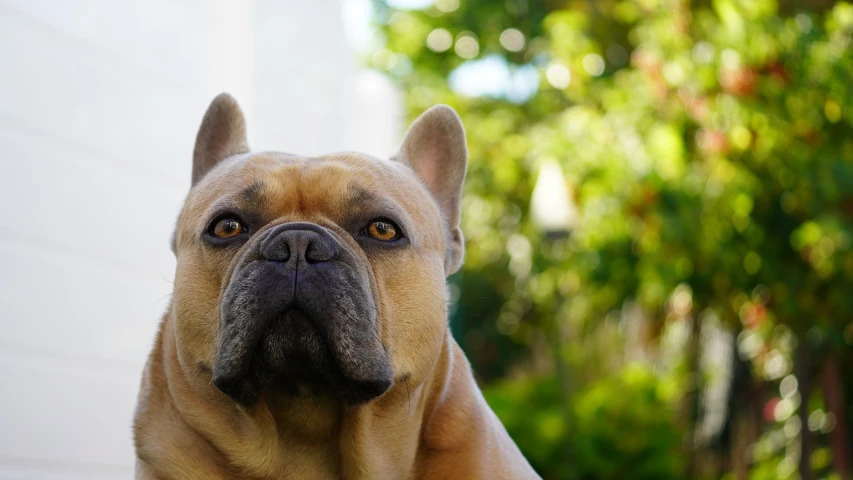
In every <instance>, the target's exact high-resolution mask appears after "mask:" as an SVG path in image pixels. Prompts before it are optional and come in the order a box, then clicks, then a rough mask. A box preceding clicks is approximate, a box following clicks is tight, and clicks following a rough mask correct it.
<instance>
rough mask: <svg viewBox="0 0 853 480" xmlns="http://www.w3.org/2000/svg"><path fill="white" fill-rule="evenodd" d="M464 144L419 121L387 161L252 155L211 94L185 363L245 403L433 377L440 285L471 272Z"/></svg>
mask: <svg viewBox="0 0 853 480" xmlns="http://www.w3.org/2000/svg"><path fill="white" fill-rule="evenodd" d="M466 157H467V152H466V147H465V134H464V131H463V128H462V124H461V123H460V121H459V118H458V117H457V116H456V114H455V113H454V112H453V110H452V109H450V108H449V107H446V106H438V107H434V108H432V109H430V110H428V111H427V112H426V113H424V114H423V115H422V116H421V117H420V118H419V119H418V120H417V121H416V122H415V123H414V124H412V126H411V127H410V129H409V131H408V133H407V134H406V136H405V139H404V140H403V145H402V148H401V150H400V152H399V153H398V154H397V155H396V157H395V158H394V159H392V160H378V159H374V158H371V157H368V156H366V155H362V154H357V153H340V154H332V155H325V156H321V157H301V156H297V155H291V154H286V153H277V152H259V153H253V152H250V151H249V148H248V145H247V141H246V129H245V121H244V118H243V114H242V112H241V111H240V108H239V107H238V106H237V103H236V102H235V101H234V99H233V98H231V97H230V96H228V95H224V94H223V95H220V96H219V97H217V98H216V99H215V100H214V101H213V103H212V104H211V105H210V108H209V109H208V111H207V114H206V115H205V117H204V120H203V122H202V125H201V129H200V130H199V133H198V138H197V140H196V146H195V153H194V158H193V175H192V179H193V188H192V189H191V191H190V193H189V196H188V197H187V201H186V204H185V206H184V208H183V210H182V212H181V215H180V217H179V220H178V226H177V230H176V232H175V238H174V250H175V253H176V255H177V272H176V281H175V291H174V296H173V306H172V308H173V314H174V318H175V320H176V325H177V327H176V331H177V338H178V349H179V355H180V357H181V359H182V361H183V363H184V364H185V365H198V366H200V368H202V369H210V370H211V372H212V379H213V384H214V385H215V386H216V387H217V388H218V389H219V390H221V391H222V392H223V393H225V394H226V395H228V396H229V397H231V398H232V399H233V400H234V401H236V402H238V403H240V404H243V405H249V404H252V403H254V402H255V401H256V400H257V399H258V398H259V397H261V396H262V395H264V394H265V393H266V392H279V391H285V392H287V391H290V392H292V393H297V392H301V391H304V390H306V389H308V390H317V389H322V390H325V391H329V392H332V393H334V394H335V395H337V396H338V397H339V398H341V399H342V400H343V401H345V402H347V403H351V404H354V403H362V402H366V401H369V400H371V399H373V398H375V397H377V396H379V395H382V394H383V393H384V392H385V391H386V390H388V389H389V388H390V387H391V385H392V384H394V383H395V382H396V381H399V380H400V379H406V378H411V379H413V380H414V381H419V380H423V379H424V378H425V377H426V375H427V374H428V372H429V370H430V369H431V366H432V363H433V362H434V361H435V359H436V358H437V357H438V354H439V352H440V349H441V347H442V344H443V342H444V338H445V335H446V329H447V325H446V322H447V320H446V289H445V276H446V275H449V274H451V273H453V272H454V271H456V270H457V269H458V268H459V266H460V264H461V261H462V254H463V242H462V234H461V232H460V230H459V203H460V194H461V187H462V182H463V179H464V177H465V169H466V161H467V160H466Z"/></svg>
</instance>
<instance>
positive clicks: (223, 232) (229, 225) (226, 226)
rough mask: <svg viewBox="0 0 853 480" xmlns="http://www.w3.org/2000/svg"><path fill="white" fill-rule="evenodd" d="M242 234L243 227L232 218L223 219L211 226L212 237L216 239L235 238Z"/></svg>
mask: <svg viewBox="0 0 853 480" xmlns="http://www.w3.org/2000/svg"><path fill="white" fill-rule="evenodd" d="M243 232H244V228H243V225H242V224H241V223H240V222H239V221H237V220H234V219H233V218H223V219H222V220H220V221H218V222H216V225H214V226H213V236H214V237H216V238H231V237H236V236H237V235H240V234H241V233H243Z"/></svg>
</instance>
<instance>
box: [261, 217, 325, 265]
mask: <svg viewBox="0 0 853 480" xmlns="http://www.w3.org/2000/svg"><path fill="white" fill-rule="evenodd" d="M337 253H338V243H337V241H336V240H335V239H334V237H332V234H331V233H329V231H328V230H326V229H325V228H323V227H321V226H320V225H317V224H314V223H303V222H292V223H285V224H283V225H279V226H277V227H275V228H273V229H272V230H270V231H269V232H268V233H267V237H266V238H265V239H264V240H263V241H262V242H261V255H263V257H264V258H266V259H267V260H270V261H273V262H282V263H287V262H294V263H295V264H296V265H297V266H298V264H299V262H300V260H303V261H304V262H305V263H308V264H311V263H318V262H328V261H329V260H331V259H332V258H334V257H335V254H337Z"/></svg>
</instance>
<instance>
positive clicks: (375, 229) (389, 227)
mask: <svg viewBox="0 0 853 480" xmlns="http://www.w3.org/2000/svg"><path fill="white" fill-rule="evenodd" d="M367 234H368V235H370V236H371V237H373V238H375V239H377V240H382V241H385V242H390V241H391V240H396V239H397V238H398V237H399V236H400V235H399V234H398V233H397V227H395V226H394V224H393V223H391V222H386V221H383V220H377V221H375V222H373V223H371V224H370V225H368V226H367Z"/></svg>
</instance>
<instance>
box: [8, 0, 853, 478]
mask: <svg viewBox="0 0 853 480" xmlns="http://www.w3.org/2000/svg"><path fill="white" fill-rule="evenodd" d="M851 37H853V6H851V4H849V3H845V2H834V1H829V0H778V1H777V0H695V1H692V2H691V1H686V0H493V1H486V0H476V1H475V0H320V1H312V2H304V1H302V2H300V1H296V0H290V1H282V2H276V1H273V0H253V1H247V2H232V1H227V0H216V1H210V2H203V1H201V0H197V1H183V2H180V1H167V0H155V1H148V2H121V3H119V2H110V1H107V0H79V1H75V2H65V1H61V0H39V1H34V2H32V1H23V0H0V39H2V41H0V60H2V61H3V65H4V66H5V68H4V72H3V74H2V75H0V146H2V147H3V152H4V154H3V156H2V160H0V165H2V170H0V173H2V175H3V178H4V180H5V185H4V187H5V188H3V189H2V190H0V204H2V205H3V207H2V209H3V210H2V211H3V220H4V221H3V222H2V226H0V230H2V232H3V233H4V235H3V236H2V238H0V272H2V275H0V379H2V390H0V391H2V395H0V432H2V434H0V478H9V479H12V478H14V479H20V478H39V479H43V478H44V479H53V478H56V479H59V478H62V479H67V478H75V479H76V478H80V479H82V478H87V479H88V478H127V477H128V476H130V475H131V472H132V463H133V452H132V446H131V443H130V431H129V428H130V419H131V416H132V411H133V407H134V404H135V395H136V390H137V387H138V380H139V373H140V370H141V367H142V364H143V363H144V360H145V357H146V355H147V353H148V350H149V348H150V345H151V342H152V339H153V335H154V331H155V329H156V326H157V322H158V320H159V316H160V315H161V313H162V311H163V310H164V309H165V308H166V305H167V302H168V294H169V292H170V291H171V283H170V280H171V278H172V275H173V269H174V259H173V257H172V255H171V253H170V252H169V248H168V242H169V236H170V235H171V231H172V228H173V223H174V219H175V217H176V215H177V212H178V209H179V208H180V204H181V202H182V199H183V196H184V195H185V194H186V191H187V188H188V185H189V172H190V158H191V149H192V145H193V140H194V136H195V132H196V129H197V126H198V123H199V122H200V119H201V115H202V114H203V112H204V109H205V108H206V106H207V103H208V102H209V101H210V99H211V98H212V97H213V96H214V95H215V94H216V93H218V92H219V91H223V90H226V91H230V92H231V93H233V94H234V95H235V96H236V97H237V98H238V100H239V101H240V103H241V104H242V106H243V108H244V110H245V111H246V113H247V118H248V122H249V140H250V145H252V147H253V148H255V149H280V150H288V151H294V152H299V153H303V154H317V153H322V152H329V151H335V150H342V149H351V150H361V151H364V152H366V153H370V154H373V155H376V156H382V157H387V156H388V155H389V154H390V153H392V152H393V151H394V149H395V147H396V144H397V142H398V141H399V138H400V135H401V133H402V131H403V128H404V127H405V125H406V124H407V123H408V122H409V121H411V120H412V119H414V118H415V117H416V116H417V115H418V114H419V113H421V112H422V111H423V110H424V109H426V108H428V107H429V106H431V105H433V104H436V103H447V104H449V105H451V106H453V107H454V108H456V109H457V111H458V112H459V113H460V115H461V116H462V119H463V121H464V123H465V125H466V127H467V131H468V143H469V148H470V169H469V175H468V180H467V183H466V186H465V189H466V190H465V200H464V204H463V208H464V211H463V230H464V232H465V234H466V238H467V257H466V262H465V266H464V268H463V269H462V271H460V272H459V273H458V274H456V275H454V277H452V278H451V280H450V284H451V285H450V291H451V296H452V299H451V300H452V304H451V311H452V316H451V328H452V330H453V333H454V335H455V337H456V338H457V339H458V341H459V342H460V344H461V345H462V347H463V349H464V350H465V351H466V353H467V354H468V356H469V358H470V359H471V361H472V363H473V365H474V369H475V371H476V374H477V378H478V381H479V382H480V384H481V386H482V387H483V389H484V391H485V394H486V398H487V400H488V401H489V403H490V404H491V405H492V407H493V408H494V409H495V411H496V412H497V414H498V416H499V417H500V418H501V419H502V420H503V422H504V424H505V425H506V427H507V429H508V430H509V432H510V434H511V435H512V436H513V438H514V439H515V440H516V441H517V443H518V444H519V446H520V447H521V449H522V450H523V452H524V453H525V455H526V456H527V457H528V458H529V459H530V461H531V463H533V465H534V467H535V468H536V469H537V470H538V471H539V472H540V474H541V475H542V476H543V477H544V478H546V479H625V478H631V479H680V478H690V479H693V478H696V479H717V478H724V479H738V480H740V479H796V478H800V479H803V480H808V479H839V480H847V479H850V478H851V473H853V472H851V470H853V465H851V463H853V462H851V459H853V438H851V435H852V434H851V432H853V412H851V410H853V295H851V294H853V283H851V280H852V279H853V50H851V49H853V46H851Z"/></svg>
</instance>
